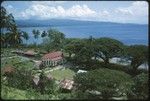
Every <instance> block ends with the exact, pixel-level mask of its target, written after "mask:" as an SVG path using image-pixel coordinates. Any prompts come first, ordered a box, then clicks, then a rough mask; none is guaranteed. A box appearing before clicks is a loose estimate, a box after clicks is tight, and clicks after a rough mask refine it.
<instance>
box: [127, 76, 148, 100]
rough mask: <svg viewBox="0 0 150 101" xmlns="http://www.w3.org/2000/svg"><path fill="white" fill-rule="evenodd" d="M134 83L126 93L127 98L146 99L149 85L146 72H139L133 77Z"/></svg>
mask: <svg viewBox="0 0 150 101" xmlns="http://www.w3.org/2000/svg"><path fill="white" fill-rule="evenodd" d="M133 80H134V85H133V86H132V89H131V90H132V91H131V92H130V94H129V95H128V97H129V99H148V95H149V85H148V74H145V73H141V74H139V75H137V76H136V77H134V78H133Z"/></svg>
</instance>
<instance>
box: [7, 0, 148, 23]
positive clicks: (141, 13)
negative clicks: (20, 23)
mask: <svg viewBox="0 0 150 101" xmlns="http://www.w3.org/2000/svg"><path fill="white" fill-rule="evenodd" d="M64 3H65V4H64ZM66 4H67V3H66V1H42V2H40V1H32V3H31V5H30V6H29V7H28V8H26V9H24V10H19V8H15V6H14V7H13V6H12V5H10V4H7V5H6V8H7V11H9V13H13V15H14V17H15V19H30V18H31V19H32V18H34V19H51V18H65V19H77V20H95V21H111V22H124V23H129V22H131V23H148V3H147V2H145V1H135V2H131V4H130V5H129V6H126V7H121V6H120V7H119V6H117V7H116V8H113V9H108V8H105V7H104V8H103V9H93V8H91V7H90V6H89V5H86V4H78V3H77V4H76V3H75V4H74V5H72V6H70V5H69V6H66Z"/></svg>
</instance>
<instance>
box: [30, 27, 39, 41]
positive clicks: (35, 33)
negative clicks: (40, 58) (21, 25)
mask: <svg viewBox="0 0 150 101" xmlns="http://www.w3.org/2000/svg"><path fill="white" fill-rule="evenodd" d="M32 34H33V35H34V38H35V39H37V38H38V37H39V35H40V31H39V30H35V29H33V30H32Z"/></svg>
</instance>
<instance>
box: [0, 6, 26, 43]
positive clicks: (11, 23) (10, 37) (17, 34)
mask: <svg viewBox="0 0 150 101" xmlns="http://www.w3.org/2000/svg"><path fill="white" fill-rule="evenodd" d="M0 26H1V28H2V30H4V29H6V31H7V32H5V31H4V32H3V31H2V33H3V36H2V37H1V44H5V45H6V46H16V45H17V46H18V45H19V44H21V43H22V38H24V39H26V40H27V39H28V35H27V33H26V32H23V31H21V30H19V29H18V28H17V25H16V23H15V20H14V17H13V16H12V14H8V13H7V11H6V9H5V8H4V7H2V6H1V24H0ZM25 34H26V35H25ZM5 45H4V46H5ZM2 46H3V45H2Z"/></svg>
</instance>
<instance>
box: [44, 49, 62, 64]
mask: <svg viewBox="0 0 150 101" xmlns="http://www.w3.org/2000/svg"><path fill="white" fill-rule="evenodd" d="M62 63H63V53H62V52H61V51H57V52H51V53H48V54H45V55H44V56H43V57H42V64H43V65H44V66H56V65H59V64H62Z"/></svg>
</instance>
